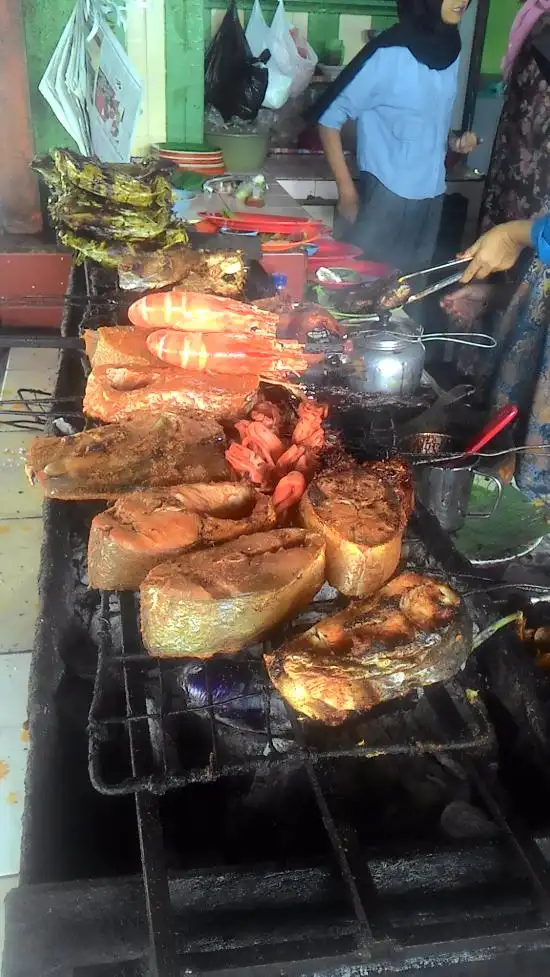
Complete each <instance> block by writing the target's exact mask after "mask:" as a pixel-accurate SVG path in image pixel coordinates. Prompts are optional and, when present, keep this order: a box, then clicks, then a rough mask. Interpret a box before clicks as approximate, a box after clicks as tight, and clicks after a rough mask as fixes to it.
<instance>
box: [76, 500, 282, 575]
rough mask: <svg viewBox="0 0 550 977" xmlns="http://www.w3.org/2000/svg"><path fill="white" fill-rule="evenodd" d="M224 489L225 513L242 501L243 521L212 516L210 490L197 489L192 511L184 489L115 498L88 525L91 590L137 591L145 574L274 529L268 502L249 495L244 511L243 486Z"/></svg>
mask: <svg viewBox="0 0 550 977" xmlns="http://www.w3.org/2000/svg"><path fill="white" fill-rule="evenodd" d="M224 486H225V490H226V496H227V500H226V505H225V509H226V510H227V508H229V509H230V508H231V502H232V501H233V504H234V503H235V502H236V501H237V500H238V499H239V498H240V500H241V506H240V509H241V513H240V515H241V518H232V519H228V518H220V517H219V516H215V515H211V514H210V513H211V512H212V505H211V502H212V503H214V505H213V509H214V511H216V493H213V496H212V499H210V498H209V492H208V489H209V488H210V486H208V485H203V486H202V487H201V493H200V494H202V496H203V499H204V504H203V506H200V505H199V507H198V508H195V510H194V511H192V510H191V509H189V508H188V507H187V505H186V502H185V499H186V494H187V493H186V492H185V486H181V487H178V488H175V489H168V490H163V491H158V492H131V493H129V494H128V495H124V496H122V497H121V498H120V499H117V501H116V502H115V504H114V506H112V507H111V508H110V509H107V510H106V512H102V513H101V514H100V515H98V516H96V517H95V519H93V521H92V526H91V529H90V537H89V540H88V582H89V585H90V587H94V588H97V589H99V590H138V589H139V586H140V584H141V583H142V581H143V580H144V579H145V577H146V576H147V574H148V573H149V571H150V570H152V569H153V567H154V566H157V564H158V563H162V562H163V561H165V560H169V559H170V558H171V557H174V556H179V555H180V554H181V553H187V552H190V551H191V550H195V549H199V548H200V547H203V546H209V545H212V544H215V543H225V542H227V541H229V540H231V539H237V538H238V537H239V536H246V535H250V534H252V533H257V532H264V531H265V530H268V529H274V528H275V525H276V521H277V520H276V515H275V510H274V508H273V505H272V503H271V500H270V499H268V498H266V497H265V496H263V495H259V494H258V495H255V494H254V493H253V495H252V504H251V505H250V504H249V505H248V507H246V506H245V507H243V505H242V499H243V494H244V493H243V492H242V491H241V486H240V485H238V484H234V485H233V484H231V483H224ZM211 487H212V488H213V489H219V488H221V486H216V485H213V486H211ZM249 502H250V500H249ZM235 508H236V506H235ZM243 509H244V510H245V511H243ZM246 510H248V511H246Z"/></svg>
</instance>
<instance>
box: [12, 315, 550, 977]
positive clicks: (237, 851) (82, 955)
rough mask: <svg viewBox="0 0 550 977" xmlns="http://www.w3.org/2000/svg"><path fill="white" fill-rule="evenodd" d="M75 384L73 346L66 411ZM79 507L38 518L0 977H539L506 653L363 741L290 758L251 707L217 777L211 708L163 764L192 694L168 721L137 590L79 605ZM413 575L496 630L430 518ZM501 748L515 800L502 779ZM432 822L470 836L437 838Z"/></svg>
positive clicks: (543, 747) (523, 703)
mask: <svg viewBox="0 0 550 977" xmlns="http://www.w3.org/2000/svg"><path fill="white" fill-rule="evenodd" d="M72 328H73V329H74V328H76V326H75V324H74V323H73V326H72ZM70 329H71V323H70V322H69V323H68V331H70ZM81 383H82V371H81V365H80V361H79V358H78V357H77V356H76V355H75V354H74V353H71V352H69V351H67V352H65V353H64V354H63V357H62V362H61V368H60V372H59V377H58V382H57V387H56V391H55V397H56V400H57V402H58V404H63V403H66V401H65V400H64V398H66V397H74V396H76V395H77V394H78V393H79V392H80V391H79V385H81ZM93 512H94V509H93V507H91V506H86V505H84V504H69V505H68V504H66V503H58V502H53V501H49V502H46V504H45V508H44V516H45V531H44V545H43V552H42V561H41V578H40V595H41V610H40V616H39V620H38V626H37V635H36V644H35V650H34V654H33V662H32V667H31V679H30V690H29V719H30V751H29V765H28V772H27V797H26V804H25V814H24V824H23V846H22V862H21V876H20V887H19V888H18V889H16V890H14V891H13V892H12V893H11V895H10V897H9V898H8V902H7V907H6V944H5V955H4V963H3V975H4V977H23V975H25V977H33V975H35V974H36V975H40V977H43V975H46V974H53V973H55V974H56V975H57V974H63V975H65V974H67V975H69V974H74V975H82V977H111V975H113V977H114V975H117V977H119V975H120V977H130V975H138V974H139V975H145V974H147V975H159V977H171V975H175V974H179V973H195V972H196V973H207V974H209V975H220V977H221V975H230V974H235V973H238V974H242V975H250V977H252V975H254V977H264V975H265V977H272V975H273V977H275V975H283V974H284V975H289V977H290V975H296V977H298V975H310V974H311V975H314V974H315V975H317V974H319V975H320V974H327V975H336V974H338V975H348V974H349V975H350V977H352V975H353V977H356V975H357V977H360V975H375V974H382V973H395V974H414V973H420V972H424V971H425V970H427V969H429V970H430V971H433V972H434V973H435V974H437V975H441V977H482V975H483V977H493V975H495V977H496V975H497V974H498V977H518V975H519V974H520V973H521V975H522V977H530V975H531V974H532V975H535V974H537V975H538V974H541V973H544V972H546V971H547V970H548V967H549V964H550V877H549V864H550V839H549V837H548V836H547V834H546V829H547V828H548V812H549V811H550V786H549V782H548V778H547V776H546V775H545V769H546V766H547V762H548V751H547V744H548V729H547V719H546V716H545V713H544V709H543V707H542V704H541V698H540V696H539V692H538V687H537V677H536V675H535V672H534V670H533V666H532V663H531V661H530V659H529V657H528V656H527V654H526V652H524V650H523V649H522V648H521V647H520V646H519V644H517V643H515V641H514V640H513V639H512V638H510V636H509V635H507V636H503V635H502V634H501V635H497V636H495V638H493V639H492V640H491V641H490V642H489V643H488V644H487V645H486V646H485V648H484V650H483V652H482V653H480V654H479V655H477V656H475V657H474V659H473V660H472V661H470V663H469V664H468V667H467V668H466V669H465V671H464V672H463V673H462V674H461V675H460V676H459V677H458V678H457V679H456V680H455V681H453V682H451V683H448V684H446V685H445V686H439V687H436V688H434V689H429V690H427V691H426V692H425V694H424V695H422V696H420V697H412V698H411V699H410V700H409V701H408V702H407V703H405V704H403V703H401V704H398V706H397V708H396V709H392V710H387V711H386V710H382V711H381V713H380V714H374V715H373V716H372V717H369V718H368V720H366V726H365V729H364V732H365V735H364V737H363V739H364V743H363V742H361V741H359V742H357V741H353V742H352V743H351V744H350V741H349V740H346V741H345V742H343V743H342V742H339V741H338V739H334V738H333V739H332V740H331V743H330V745H327V742H321V743H319V742H318V741H315V742H313V741H312V740H311V738H310V734H309V731H308V729H307V724H302V723H300V722H298V721H297V718H296V717H295V716H294V715H293V714H292V713H290V714H289V717H288V725H289V733H288V738H287V745H288V744H289V745H288V748H286V749H284V750H281V749H280V747H279V746H278V744H277V738H276V737H275V736H273V735H272V734H270V730H269V721H268V716H269V714H270V713H269V710H270V705H269V695H268V694H267V692H266V695H265V717H266V722H265V727H264V730H263V734H262V735H261V736H257V735H254V736H252V737H248V739H247V742H248V743H252V747H249V748H248V749H247V751H246V756H245V757H244V759H243V758H242V757H241V756H240V754H239V759H238V762H235V760H234V757H233V762H229V763H228V762H227V757H226V751H227V742H226V741H227V736H228V735H230V736H234V735H235V731H234V730H233V731H230V733H229V734H228V732H227V729H226V728H225V727H224V725H223V724H221V723H220V721H219V715H218V714H217V712H216V706H215V704H214V702H213V701H212V700H211V699H209V700H208V702H207V704H206V707H205V708H203V709H202V713H203V715H202V716H201V717H199V719H200V721H201V725H202V729H203V730H206V734H205V740H204V743H205V744H206V745H205V746H204V749H203V752H198V753H196V754H194V755H193V756H192V757H191V762H189V763H182V760H181V754H179V753H178V752H177V751H176V754H174V753H173V751H171V749H169V748H168V747H169V746H170V744H171V743H173V742H176V743H177V742H178V740H179V739H181V737H182V736H185V735H186V731H187V724H188V723H189V721H190V720H193V719H194V717H193V715H192V713H193V710H192V709H191V710H190V709H189V708H188V705H187V704H186V702H185V700H182V699H179V700H177V708H175V709H172V705H173V703H172V701H171V699H170V696H169V691H170V689H171V688H173V679H174V675H173V674H172V675H170V671H171V670H172V671H173V669H174V668H175V667H176V666H174V665H173V664H172V663H157V662H152V661H151V659H149V658H147V657H146V656H145V655H144V653H143V649H142V647H141V643H140V639H139V633H138V625H137V616H136V607H135V604H134V598H133V596H132V595H128V594H123V595H108V594H98V593H97V592H93V591H88V590H87V588H86V579H85V563H84V557H83V554H84V552H85V544H86V538H87V527H88V525H89V521H90V518H91V516H92V515H93ZM407 562H408V564H409V565H411V566H417V567H422V568H423V569H427V570H428V571H430V572H433V573H436V574H437V573H440V574H443V575H444V576H445V577H446V578H447V579H450V580H451V582H452V583H453V584H454V585H455V586H456V587H457V589H459V590H461V592H462V593H463V594H466V595H467V597H466V599H467V601H468V606H469V608H470V611H471V614H472V616H473V617H474V620H475V622H476V624H477V626H478V627H480V628H482V627H484V626H485V625H486V624H487V622H488V620H489V619H490V618H493V617H494V615H495V609H494V607H493V605H492V603H491V600H490V597H489V596H488V593H487V591H486V589H485V588H486V587H487V586H489V585H490V584H489V583H488V582H487V581H485V580H483V579H480V578H479V577H478V576H476V575H475V574H472V571H471V568H470V566H469V565H468V564H466V563H465V561H463V560H462V558H461V557H460V556H459V555H458V554H457V553H456V552H455V551H454V550H453V548H452V545H451V543H450V541H449V539H448V537H447V536H446V535H445V534H444V533H442V531H441V530H440V528H439V525H438V524H437V523H436V522H435V520H434V519H433V518H432V517H431V516H430V515H429V514H428V513H426V512H425V511H423V510H421V509H420V510H418V511H417V512H416V513H415V515H414V517H413V519H412V522H411V532H410V535H409V538H408V541H407ZM282 637H284V635H280V636H279V638H282ZM176 677H177V676H176ZM487 709H488V710H489V712H488V713H487ZM88 713H89V717H90V719H89V726H88ZM503 717H504V718H503ZM174 726H175V729H174ZM495 726H496V736H495ZM518 730H521V735H520V733H519V732H518ZM514 731H515V732H514ZM245 738H246V736H245ZM201 743H202V740H201ZM516 751H520V762H519V766H520V767H521V773H522V774H523V775H524V780H523V781H522V787H523V789H522V790H517V791H516V795H514V792H513V790H509V791H508V792H506V791H504V790H503V787H502V780H503V779H505V778H503V777H500V778H499V776H498V774H499V772H500V773H501V774H502V772H503V771H505V770H506V768H507V765H508V763H509V758H510V757H511V756H512V755H513V754H514V753H515V752H516ZM87 761H88V763H89V772H90V775H91V779H90V776H89V775H88V763H87ZM230 761H231V757H230ZM91 781H93V784H94V786H92V782H91ZM513 782H514V781H513V777H512V778H511V779H510V781H509V784H512V785H513ZM517 783H518V781H517V780H516V786H517ZM405 785H407V786H405ZM417 787H418V792H419V794H418V799H417V794H416V792H417ZM533 795H534V796H536V797H537V798H538V799H540V800H541V801H542V802H543V804H541V807H543V805H544V808H545V809H544V811H542V810H541V811H539V812H536V811H534V810H533V809H530V808H529V802H528V796H533ZM411 797H412V798H413V799H414V804H413V805H412V806H414V814H413V813H411V815H410V816H409V811H408V810H407V798H411ZM434 797H435V800H434ZM388 798H389V799H390V800H391V801H392V804H389V805H387V804H386V803H385V802H386V801H387V799H388ZM396 798H397V800H398V803H397V805H396V804H395V799H396ZM381 799H382V800H381ZM392 805H393V807H392ZM442 805H443V806H444V807H445V811H447V812H448V811H449V810H450V809H451V808H453V807H454V809H455V810H456V809H463V808H464V806H465V810H466V811H468V810H469V811H470V812H472V811H475V812H477V815H478V816H479V817H478V820H477V821H476V824H475V825H474V824H473V823H472V821H471V819H470V818H469V817H468V815H466V820H465V822H461V821H460V819H459V821H458V822H454V825H455V829H456V830H455V832H454V835H453V833H452V832H451V835H449V834H447V835H444V834H443V833H442V832H441V830H440V823H441V821H440V816H439V815H440V813H441V810H440V808H441V806H442ZM457 805H458V808H457ZM461 805H462V808H461ZM518 814H522V815H524V817H523V819H522V820H521V821H520V819H519V817H518ZM537 814H538V816H537ZM542 814H544V817H543V816H541V815H542Z"/></svg>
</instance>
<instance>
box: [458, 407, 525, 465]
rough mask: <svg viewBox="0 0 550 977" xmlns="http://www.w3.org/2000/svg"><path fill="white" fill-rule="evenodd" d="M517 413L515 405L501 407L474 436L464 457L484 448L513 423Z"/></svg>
mask: <svg viewBox="0 0 550 977" xmlns="http://www.w3.org/2000/svg"><path fill="white" fill-rule="evenodd" d="M518 414H519V411H518V409H517V407H516V405H515V404H507V405H506V407H501V409H500V410H499V411H498V413H497V414H495V416H494V417H492V418H491V420H490V421H489V422H488V423H487V424H486V425H485V427H484V428H483V430H482V431H480V432H479V434H476V436H475V438H474V440H473V441H470V443H469V445H468V446H467V448H466V450H465V452H464V454H465V455H475V454H477V453H478V451H481V450H482V448H485V446H486V445H488V444H489V442H490V441H492V440H493V438H496V436H497V434H500V432H501V431H504V428H506V427H508V425H509V424H511V423H512V421H515V419H516V417H517V416H518Z"/></svg>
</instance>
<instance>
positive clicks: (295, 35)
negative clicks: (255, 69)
mask: <svg viewBox="0 0 550 977" xmlns="http://www.w3.org/2000/svg"><path fill="white" fill-rule="evenodd" d="M269 50H270V51H271V57H272V59H274V60H275V61H276V63H277V67H278V69H279V71H281V72H282V73H283V74H284V75H286V76H287V77H288V78H292V86H291V89H290V94H291V96H292V97H293V98H296V97H297V96H298V95H301V94H302V92H304V91H305V90H306V88H307V86H308V85H309V83H310V81H311V79H312V78H313V72H314V71H315V65H316V64H317V55H316V54H315V51H314V50H313V48H312V47H311V45H310V44H308V42H307V40H306V39H305V38H303V37H302V36H301V35H300V33H299V32H298V31H297V30H296V28H295V27H292V25H291V24H289V23H288V21H287V19H286V11H285V7H284V3H283V0H279V5H278V7H277V10H276V11H275V16H274V17H273V23H272V24H271V46H270V49H269Z"/></svg>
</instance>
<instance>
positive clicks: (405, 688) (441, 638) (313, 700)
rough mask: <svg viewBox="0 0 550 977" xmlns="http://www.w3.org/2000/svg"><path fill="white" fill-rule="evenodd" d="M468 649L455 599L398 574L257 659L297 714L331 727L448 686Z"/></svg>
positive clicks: (427, 581)
mask: <svg viewBox="0 0 550 977" xmlns="http://www.w3.org/2000/svg"><path fill="white" fill-rule="evenodd" d="M471 642H472V631H471V622H470V620H469V618H468V615H467V614H466V612H465V609H464V607H463V604H462V601H461V599H460V597H459V596H458V595H457V594H456V593H455V592H454V591H453V590H451V588H450V587H448V586H446V585H445V584H442V583H440V582H439V581H436V580H433V579H432V578H430V577H425V576H422V575H419V574H414V573H404V574H402V575H401V576H399V577H396V578H395V579H394V580H392V581H391V582H390V583H389V584H388V585H387V586H386V587H384V588H383V590H381V591H379V593H378V594H376V595H375V596H374V597H371V598H368V599H367V600H360V601H356V602H354V603H352V604H350V606H349V607H348V608H347V609H346V610H345V611H341V612H340V613H339V614H335V615H334V616H332V617H328V618H325V620H323V621H320V622H319V624H316V625H315V626H314V627H312V628H310V629H309V631H306V632H305V634H302V635H300V636H299V637H298V638H295V639H294V640H293V641H290V642H288V643H287V644H285V645H283V647H282V648H280V649H279V650H278V651H277V652H275V653H274V654H272V655H265V656H264V657H265V663H266V666H267V670H268V673H269V677H270V679H271V681H272V682H273V685H274V686H275V688H276V689H277V691H278V692H280V694H281V695H282V696H283V698H284V699H286V700H287V702H289V703H290V704H291V705H292V706H293V707H294V709H296V711H297V712H299V713H302V714H303V715H305V716H308V717H309V718H310V719H314V720H319V721H320V722H322V723H325V724H326V725H328V726H338V725H340V724H341V723H342V722H344V720H345V719H346V718H348V717H349V716H350V715H352V714H353V713H356V712H363V711H366V710H369V709H372V708H373V707H374V706H377V705H379V704H380V703H383V702H387V701H389V700H391V699H397V698H400V697H401V696H405V695H407V694H408V693H409V692H412V691H414V690H415V689H417V688H420V687H422V686H425V685H432V684H434V683H436V682H446V681H449V680H450V679H451V678H452V677H453V676H454V675H456V673H457V672H458V671H459V669H460V668H461V667H462V665H463V664H464V662H465V661H466V659H467V657H468V655H469V654H470V651H471Z"/></svg>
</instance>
